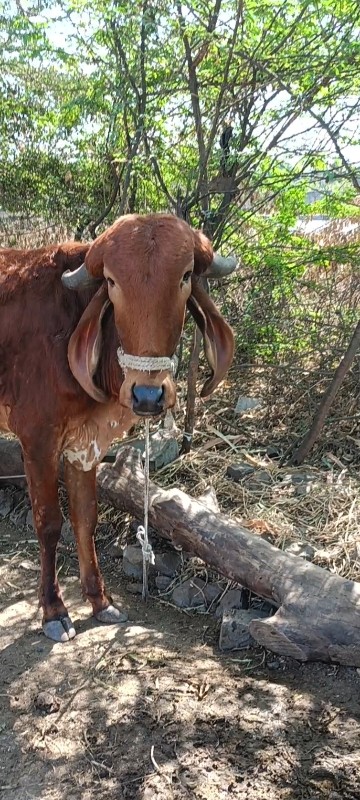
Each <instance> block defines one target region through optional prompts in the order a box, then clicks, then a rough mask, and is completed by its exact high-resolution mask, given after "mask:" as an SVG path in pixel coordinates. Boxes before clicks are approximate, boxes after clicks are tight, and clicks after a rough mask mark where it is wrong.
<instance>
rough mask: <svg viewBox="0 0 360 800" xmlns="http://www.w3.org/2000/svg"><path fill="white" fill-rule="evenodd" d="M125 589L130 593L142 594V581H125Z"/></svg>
mask: <svg viewBox="0 0 360 800" xmlns="http://www.w3.org/2000/svg"><path fill="white" fill-rule="evenodd" d="M126 590H127V591H128V592H130V594H142V590H143V585H142V583H138V582H136V583H127V584H126Z"/></svg>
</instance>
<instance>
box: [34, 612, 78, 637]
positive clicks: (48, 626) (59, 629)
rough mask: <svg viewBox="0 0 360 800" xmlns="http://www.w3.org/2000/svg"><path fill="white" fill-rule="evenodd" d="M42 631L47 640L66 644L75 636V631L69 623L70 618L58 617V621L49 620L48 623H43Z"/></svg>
mask: <svg viewBox="0 0 360 800" xmlns="http://www.w3.org/2000/svg"><path fill="white" fill-rule="evenodd" d="M42 629H43V631H44V634H45V636H47V638H48V639H53V641H54V642H68V641H69V639H73V638H74V636H76V630H75V628H74V626H73V624H72V622H71V619H70V617H60V619H51V620H50V621H49V622H43V626H42Z"/></svg>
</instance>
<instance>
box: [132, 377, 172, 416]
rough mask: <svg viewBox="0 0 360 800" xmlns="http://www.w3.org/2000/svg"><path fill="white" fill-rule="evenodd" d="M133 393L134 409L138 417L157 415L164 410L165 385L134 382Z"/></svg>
mask: <svg viewBox="0 0 360 800" xmlns="http://www.w3.org/2000/svg"><path fill="white" fill-rule="evenodd" d="M131 394H132V409H133V411H134V413H135V414H137V415H138V417H157V416H158V415H159V414H162V412H163V411H164V405H165V392H164V387H163V386H146V385H145V384H144V385H139V384H135V383H134V385H133V387H132V390H131Z"/></svg>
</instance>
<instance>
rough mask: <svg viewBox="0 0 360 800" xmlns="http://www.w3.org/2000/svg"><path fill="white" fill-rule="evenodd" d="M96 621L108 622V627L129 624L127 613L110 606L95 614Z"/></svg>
mask: <svg viewBox="0 0 360 800" xmlns="http://www.w3.org/2000/svg"><path fill="white" fill-rule="evenodd" d="M95 619H97V620H99V622H106V623H107V624H108V625H116V624H117V623H119V622H127V619H128V615H127V614H126V612H125V611H119V609H118V608H116V607H115V606H108V607H107V608H103V610H102V611H98V612H97V614H95Z"/></svg>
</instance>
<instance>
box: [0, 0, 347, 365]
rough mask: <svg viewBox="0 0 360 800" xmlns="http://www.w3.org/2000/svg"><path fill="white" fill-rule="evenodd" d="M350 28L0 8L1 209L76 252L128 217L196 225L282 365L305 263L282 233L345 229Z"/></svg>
mask: <svg viewBox="0 0 360 800" xmlns="http://www.w3.org/2000/svg"><path fill="white" fill-rule="evenodd" d="M359 23H360V5H359V3H358V2H357V0H331V2H330V0H319V2H317V3H312V2H309V0H290V1H289V2H287V3H284V2H283V1H282V0H271V2H270V0H264V2H261V3H258V2H255V0H243V2H238V0H191V1H190V0H185V1H184V2H181V0H159V2H158V3H156V4H153V3H151V2H150V0H132V2H130V0H94V2H93V3H91V5H90V4H89V2H88V0H39V2H37V4H36V6H32V5H31V3H30V2H25V0H16V2H15V0H2V6H1V12H0V50H1V53H2V55H0V65H1V71H0V193H1V194H0V207H1V208H2V209H5V210H7V211H11V212H13V213H16V212H21V213H26V214H27V215H28V216H32V217H34V216H35V217H41V218H42V219H43V220H49V221H51V222H54V220H59V221H61V222H65V223H68V224H70V225H71V226H72V227H73V229H74V233H75V235H76V236H77V237H81V236H84V235H90V236H95V235H96V233H97V232H99V231H100V230H101V227H102V226H103V225H105V224H108V223H109V222H111V221H112V219H113V218H115V217H116V216H118V215H120V214H122V213H125V212H131V211H140V212H144V211H149V210H155V211H156V210H170V211H172V212H174V213H177V214H178V215H180V216H183V217H184V218H185V219H187V220H189V221H190V222H191V224H193V225H196V226H199V225H202V226H203V228H204V230H205V232H206V233H207V234H208V235H209V236H211V237H213V239H214V243H215V245H216V246H219V245H220V243H221V246H222V249H223V250H225V251H226V250H235V251H236V252H239V253H241V276H240V282H241V280H242V276H243V275H244V274H245V275H246V274H247V273H248V272H251V274H252V285H251V291H250V292H249V295H248V297H247V301H246V302H247V305H246V309H244V320H245V321H246V324H247V326H249V325H250V327H251V328H252V331H253V339H252V343H251V349H252V352H253V353H256V352H259V348H260V352H264V351H265V350H266V351H267V350H269V351H271V352H272V353H273V352H274V351H276V352H277V353H280V352H281V351H282V349H283V348H285V349H286V337H285V339H284V336H283V334H281V335H279V330H278V324H277V316H276V315H277V314H278V313H279V308H280V307H281V304H282V303H284V302H290V299H289V298H290V297H291V293H292V292H293V291H294V286H295V285H296V282H297V281H299V280H301V279H302V277H303V275H304V273H305V270H306V269H307V268H308V266H309V264H310V263H312V264H314V263H315V264H316V263H319V254H318V252H317V249H316V248H315V249H314V247H313V246H310V245H309V243H307V244H305V243H304V241H303V240H301V241H300V240H299V237H298V236H296V235H295V234H294V226H295V223H296V220H297V218H298V217H299V216H305V215H307V214H309V212H310V211H311V213H320V214H324V213H325V214H326V215H329V216H334V217H341V216H343V217H345V216H347V215H350V214H351V215H352V216H356V215H359V213H360V209H359V207H358V206H356V205H354V204H353V201H354V198H355V196H356V195H357V194H359V193H360V174H359V169H358V168H357V166H356V164H355V163H354V159H353V156H352V154H353V153H354V152H356V151H354V150H352V149H351V148H353V147H354V146H356V145H358V146H359V144H360V140H359V133H358V131H359V126H358V121H359V112H360V99H359V98H360V92H359V89H360V73H359V70H358V64H359V55H360V42H359V37H358V31H359ZM309 188H319V189H320V191H321V192H322V199H320V200H318V201H317V203H316V204H314V205H313V206H311V207H309V206H308V205H307V203H306V195H307V191H308V190H309ZM320 260H322V261H324V260H326V259H325V256H324V257H321V259H320ZM238 280H239V279H238ZM240 285H241V283H240ZM259 303H260V305H262V306H264V305H265V306H266V307H267V309H268V311H269V319H270V322H269V324H266V325H265V326H264V325H262V324H261V322H259V323H258V322H257V319H258V316H257V315H258V313H259ZM270 311H271V313H270ZM303 328H304V326H303ZM310 333H311V325H309V326H308V328H307V329H306V331H305V330H303V332H302V334H301V337H300V340H299V343H298V345H297V346H298V347H299V348H300V349H301V348H303V347H305V346H306V341H307V340H308V337H309V336H310ZM248 345H249V342H248ZM249 346H250V345H249Z"/></svg>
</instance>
